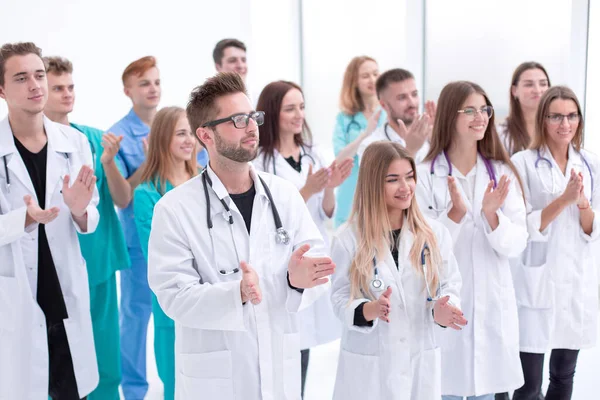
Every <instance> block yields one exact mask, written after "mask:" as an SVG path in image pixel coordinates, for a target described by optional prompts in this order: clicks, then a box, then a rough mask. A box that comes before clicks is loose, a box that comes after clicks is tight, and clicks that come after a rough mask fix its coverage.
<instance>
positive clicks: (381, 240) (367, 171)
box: [350, 141, 442, 301]
mask: <svg viewBox="0 0 600 400" xmlns="http://www.w3.org/2000/svg"><path fill="white" fill-rule="evenodd" d="M396 160H407V161H408V162H409V163H410V165H411V167H412V170H413V172H414V176H415V184H416V181H417V169H416V167H415V161H414V159H413V158H412V157H410V156H409V155H408V153H407V152H406V150H405V149H404V147H402V146H401V145H399V144H398V143H394V142H389V141H381V142H375V143H373V144H371V145H369V146H368V147H367V149H366V150H365V152H364V154H363V157H362V160H361V164H360V170H359V173H358V183H357V185H356V192H355V193H354V203H353V205H352V213H351V214H350V222H351V223H352V224H353V225H354V227H355V228H356V234H357V242H358V244H357V249H356V254H355V256H354V259H353V260H352V264H351V265H350V288H351V293H350V296H351V301H352V300H354V299H357V298H362V297H364V296H365V295H366V296H367V297H368V298H371V299H373V296H372V294H371V292H370V290H369V282H370V281H371V279H372V277H373V259H374V258H376V259H380V260H381V259H383V258H384V254H385V253H386V252H387V250H388V249H390V248H391V247H392V244H393V243H392V241H393V235H392V227H391V222H390V219H389V215H388V211H387V206H386V203H385V197H384V193H385V191H384V186H385V177H386V175H387V173H388V169H389V167H390V165H391V164H392V162H394V161H396ZM404 215H405V219H404V225H403V229H408V230H410V231H411V232H412V233H413V235H414V238H415V240H414V243H413V245H412V248H411V249H410V253H409V259H410V263H411V264H412V266H413V267H414V268H415V269H416V270H417V272H418V273H420V274H423V269H422V268H421V251H422V250H423V248H424V247H425V245H427V247H428V248H429V257H428V258H429V259H427V258H426V260H425V262H426V263H427V265H428V268H427V271H428V274H427V275H428V276H426V277H425V280H426V282H429V289H430V291H431V293H435V291H436V289H437V286H438V282H439V267H440V265H441V263H442V257H441V254H440V250H439V247H438V243H437V239H436V236H435V234H434V233H433V230H432V229H431V227H430V226H429V224H427V221H426V220H425V218H424V217H423V214H421V211H420V210H419V206H418V205H417V202H416V201H415V200H414V199H413V201H412V202H411V204H410V206H409V207H408V209H407V210H405V214H404Z"/></svg>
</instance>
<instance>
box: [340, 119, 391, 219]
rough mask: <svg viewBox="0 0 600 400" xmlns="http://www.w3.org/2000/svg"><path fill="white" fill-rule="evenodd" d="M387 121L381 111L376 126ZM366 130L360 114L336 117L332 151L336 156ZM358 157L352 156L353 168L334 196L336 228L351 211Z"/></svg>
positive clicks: (356, 178) (364, 120)
mask: <svg viewBox="0 0 600 400" xmlns="http://www.w3.org/2000/svg"><path fill="white" fill-rule="evenodd" d="M386 120H387V114H386V113H385V111H383V110H382V111H381V115H380V116H379V121H378V122H377V126H381V125H383V124H384V123H385V121H386ZM365 129H367V119H366V118H365V115H364V114H363V113H362V112H359V113H358V114H354V115H348V114H345V113H343V112H341V113H339V114H338V115H337V117H336V122H335V131H334V132H333V151H334V152H335V155H336V156H337V155H338V153H339V152H340V151H342V149H343V148H344V147H346V146H347V145H348V144H350V143H351V142H353V141H354V140H356V138H357V137H358V135H359V134H360V133H361V132H362V131H364V130H365ZM358 167H359V165H358V156H357V155H355V156H354V167H353V168H352V172H351V173H350V176H348V179H346V180H345V181H344V182H343V183H342V184H341V185H340V186H339V187H338V189H337V192H336V196H335V203H336V205H335V216H334V222H335V225H336V226H340V225H341V224H343V223H344V222H346V220H347V219H348V217H349V216H350V211H351V210H352V201H353V200H354V190H355V189H356V182H357V181H358Z"/></svg>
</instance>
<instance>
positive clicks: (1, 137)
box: [0, 116, 37, 201]
mask: <svg viewBox="0 0 600 400" xmlns="http://www.w3.org/2000/svg"><path fill="white" fill-rule="evenodd" d="M4 156H6V163H7V164H6V166H7V167H8V174H9V175H10V180H11V181H10V183H11V186H13V187H14V185H15V183H16V182H15V180H18V181H19V182H21V184H22V185H23V186H25V188H26V189H27V191H28V194H29V195H31V196H32V197H33V198H34V199H36V201H37V195H36V194H35V190H34V188H33V183H32V182H31V178H30V177H29V172H27V168H26V167H25V163H24V162H23V159H22V158H21V155H20V154H19V151H18V150H17V146H16V145H15V139H14V136H13V132H12V128H11V127H10V122H9V120H8V116H7V117H6V118H4V120H2V122H0V157H4ZM1 161H2V172H0V175H1V176H2V177H3V178H4V179H6V176H5V174H6V171H5V170H4V160H1Z"/></svg>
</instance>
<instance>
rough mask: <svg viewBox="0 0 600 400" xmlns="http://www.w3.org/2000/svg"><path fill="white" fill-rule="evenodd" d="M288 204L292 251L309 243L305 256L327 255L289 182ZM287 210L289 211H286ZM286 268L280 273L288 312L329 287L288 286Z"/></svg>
mask: <svg viewBox="0 0 600 400" xmlns="http://www.w3.org/2000/svg"><path fill="white" fill-rule="evenodd" d="M287 184H289V186H290V196H291V198H290V205H289V206H288V207H289V208H288V207H286V208H288V210H296V213H295V215H296V223H295V224H294V225H295V226H296V229H295V231H294V235H293V239H292V240H293V241H294V245H293V249H292V252H293V251H295V250H296V249H298V248H299V247H301V246H303V245H304V244H309V245H310V250H309V251H308V252H307V253H306V255H307V256H309V257H310V256H312V257H322V256H326V255H328V253H329V252H328V249H326V248H325V242H324V241H323V237H322V236H321V233H320V232H319V229H318V228H317V226H316V225H315V223H314V221H313V219H312V217H311V216H310V212H309V211H308V208H306V204H305V203H304V200H303V199H302V196H300V193H299V192H298V190H297V189H296V188H294V187H293V186H292V185H291V184H290V183H287ZM288 212H289V211H288ZM287 273H288V271H287V268H286V269H285V270H284V271H283V273H282V275H281V282H282V283H283V284H285V286H286V288H287V289H286V290H287V296H286V297H287V298H286V309H287V311H288V312H290V313H296V312H298V311H301V310H303V309H305V308H307V307H308V306H310V305H311V304H312V303H314V302H315V301H316V300H317V299H318V298H319V297H320V296H322V295H324V294H325V293H327V292H328V291H329V289H330V287H331V282H330V281H329V282H327V283H326V284H323V285H319V286H315V287H313V288H310V289H305V290H304V291H303V292H302V293H300V292H298V291H297V290H294V289H292V288H291V287H289V285H288V283H287V279H288V278H287Z"/></svg>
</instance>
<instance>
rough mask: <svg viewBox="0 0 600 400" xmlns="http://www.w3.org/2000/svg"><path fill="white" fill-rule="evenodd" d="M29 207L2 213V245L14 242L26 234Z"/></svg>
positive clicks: (0, 217)
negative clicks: (26, 218)
mask: <svg viewBox="0 0 600 400" xmlns="http://www.w3.org/2000/svg"><path fill="white" fill-rule="evenodd" d="M26 216H27V207H21V208H18V209H16V210H12V211H10V212H8V213H6V214H0V246H4V245H7V244H9V243H12V242H14V241H16V240H18V239H20V238H21V237H22V236H24V235H25V217H26Z"/></svg>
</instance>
